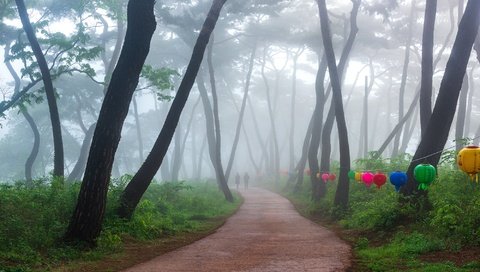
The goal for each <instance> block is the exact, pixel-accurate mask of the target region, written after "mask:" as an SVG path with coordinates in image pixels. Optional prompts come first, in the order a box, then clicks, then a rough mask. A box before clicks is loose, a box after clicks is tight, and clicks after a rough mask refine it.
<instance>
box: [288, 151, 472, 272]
mask: <svg viewBox="0 0 480 272" xmlns="http://www.w3.org/2000/svg"><path fill="white" fill-rule="evenodd" d="M449 155H451V154H449ZM454 156H455V154H453V155H452V157H454ZM410 159H411V158H410V157H409V156H402V157H399V158H396V159H393V160H383V159H365V160H359V161H357V162H356V167H357V168H359V169H372V170H376V169H382V170H383V171H384V172H385V173H388V172H390V171H395V170H406V169H407V167H408V163H409V161H410ZM442 159H443V160H442V162H443V163H442V164H441V165H440V166H439V168H438V178H437V180H436V181H435V182H434V183H433V184H432V185H431V186H430V188H429V190H428V198H429V200H430V202H431V204H432V208H431V209H429V210H428V211H420V210H417V209H416V208H415V207H413V206H410V205H400V204H399V203H400V202H399V201H398V199H399V196H400V195H399V194H398V193H396V192H395V190H394V188H393V186H392V185H390V184H389V183H388V182H387V184H385V185H384V186H383V187H382V188H380V189H377V188H376V187H375V186H374V185H373V186H372V187H370V188H367V187H366V186H365V185H364V184H363V183H359V182H357V181H350V194H349V209H348V211H346V212H345V213H344V214H342V216H341V218H338V211H336V208H335V207H334V206H333V199H334V195H335V190H336V185H337V183H336V182H334V183H330V182H328V183H327V194H326V196H325V197H324V198H323V199H321V200H320V201H317V202H314V201H312V200H311V183H310V179H309V178H308V177H305V179H304V183H303V185H302V187H301V189H300V190H299V191H298V192H296V193H292V192H291V190H287V191H284V192H283V194H284V195H286V196H287V197H288V198H289V199H291V200H292V202H294V204H296V206H297V208H298V209H300V212H301V213H303V214H304V215H306V216H307V217H310V218H312V219H319V218H321V219H320V221H321V222H322V223H325V222H327V223H329V222H334V223H335V224H337V225H339V226H340V227H341V228H342V229H343V230H344V231H343V232H344V233H346V236H345V237H346V238H347V239H352V240H353V241H352V243H353V248H354V252H355V255H356V259H358V260H357V261H356V262H357V265H356V267H355V268H356V269H358V270H360V271H400V270H406V271H480V258H477V259H476V260H473V261H471V262H467V263H464V264H460V265H458V264H457V265H456V264H455V263H452V262H450V261H448V260H438V262H425V261H422V260H421V258H420V256H421V255H422V254H427V253H430V254H432V253H434V252H439V251H446V252H452V253H455V252H459V251H461V250H462V249H463V248H465V247H468V248H472V247H473V248H478V247H480V185H478V184H476V183H474V182H471V180H470V178H469V177H468V176H467V175H465V174H464V173H463V172H461V171H459V170H457V169H456V168H455V167H454V166H452V165H453V163H452V160H451V159H450V160H449V159H448V158H442ZM453 162H454V159H453ZM352 169H355V166H353V167H352ZM336 172H337V173H338V171H336ZM287 188H288V187H287ZM333 215H335V216H333Z"/></svg>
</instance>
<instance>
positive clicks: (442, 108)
mask: <svg viewBox="0 0 480 272" xmlns="http://www.w3.org/2000/svg"><path fill="white" fill-rule="evenodd" d="M479 22H480V1H477V0H469V1H468V3H467V8H466V9H465V13H464V15H463V17H462V19H461V21H460V24H459V27H458V32H457V37H456V38H455V42H454V44H453V47H452V51H451V54H450V58H449V60H448V62H447V66H446V68H445V73H444V76H443V78H442V82H441V83H440V89H439V92H438V97H437V100H436V102H435V107H434V109H433V112H432V115H431V117H430V121H429V122H428V126H427V129H426V131H425V133H424V134H423V136H422V139H421V141H420V144H419V146H418V148H417V150H416V152H415V155H414V156H413V158H412V161H411V162H410V165H409V167H408V171H407V175H408V181H407V184H406V185H405V186H404V187H403V188H402V190H401V191H400V192H401V193H402V194H403V195H404V196H412V195H416V196H418V195H426V192H425V191H421V192H420V191H419V190H418V188H417V182H416V181H415V179H414V178H413V169H414V168H415V167H416V166H417V165H418V164H420V163H429V164H431V165H433V166H435V167H436V166H437V164H438V162H439V160H440V156H441V152H439V151H442V150H443V148H444V146H445V143H446V142H447V139H448V134H449V131H450V127H451V124H452V121H453V117H454V115H455V109H456V106H457V102H458V97H459V94H460V89H461V88H462V83H463V77H464V75H465V71H466V69H467V64H468V60H469V58H470V53H471V51H472V47H473V42H474V40H475V36H476V35H477V31H478V25H479ZM407 199H410V200H411V201H417V200H418V199H419V198H418V197H415V198H407Z"/></svg>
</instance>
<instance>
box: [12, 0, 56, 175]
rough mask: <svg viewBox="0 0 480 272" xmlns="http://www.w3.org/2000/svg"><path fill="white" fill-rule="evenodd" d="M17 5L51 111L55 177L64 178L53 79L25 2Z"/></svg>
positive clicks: (16, 1)
mask: <svg viewBox="0 0 480 272" xmlns="http://www.w3.org/2000/svg"><path fill="white" fill-rule="evenodd" d="M15 3H16V4H17V9H18V14H19V15H20V20H21V21H22V25H23V29H24V30H25V33H26V34H27V38H28V41H29V42H30V46H31V47H32V51H33V54H34V55H35V58H36V60H37V63H38V67H39V68H40V72H41V74H42V80H43V85H44V88H45V95H46V96H47V103H48V109H49V111H50V121H51V122H52V134H53V148H54V155H53V175H54V176H57V177H63V174H64V169H63V164H64V159H63V141H62V128H61V127H60V116H59V115H58V107H57V101H56V98H55V90H54V88H53V83H52V77H51V75H50V70H49V68H48V64H47V61H46V59H45V56H44V55H43V52H42V49H41V48H40V44H39V43H38V40H37V37H36V35H35V31H34V30H33V27H32V24H31V23H30V19H29V18H28V13H27V8H26V7H25V3H24V2H23V0H15Z"/></svg>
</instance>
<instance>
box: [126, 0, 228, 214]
mask: <svg viewBox="0 0 480 272" xmlns="http://www.w3.org/2000/svg"><path fill="white" fill-rule="evenodd" d="M225 1H226V0H214V2H213V3H212V6H211V8H210V11H209V12H208V14H207V18H206V19H205V22H204V24H203V27H202V30H201V31H200V33H199V35H198V38H197V42H196V43H195V46H194V48H193V53H192V57H191V59H190V62H189V64H188V67H187V70H186V72H185V75H184V77H183V79H182V82H181V83H180V87H179V88H178V91H177V94H176V96H175V98H174V99H173V103H172V106H171V107H170V110H169V111H168V115H167V118H166V120H165V123H164V125H163V127H162V130H161V131H160V134H159V136H158V138H157V139H156V141H155V144H154V145H153V148H152V150H151V152H150V154H149V155H148V157H147V159H146V160H145V162H144V163H143V164H142V166H141V167H140V169H139V170H138V172H137V173H136V174H135V176H134V177H133V178H132V180H131V181H130V183H129V184H128V185H127V187H126V188H125V190H124V191H123V193H122V195H121V197H120V207H119V210H118V214H119V216H120V217H123V218H130V217H131V216H132V214H133V211H134V210H135V207H136V206H137V204H138V202H139V201H140V198H141V197H142V196H143V194H144V193H145V191H146V190H147V188H148V186H149V185H150V182H151V181H152V178H153V176H154V175H155V173H156V172H157V171H158V168H159V167H160V165H161V164H162V160H163V158H164V157H165V154H166V153H167V150H168V146H169V145H170V142H171V141H172V137H173V134H174V132H175V128H176V126H177V124H178V120H179V118H180V114H181V113H182V110H183V107H184V106H185V103H186V101H187V98H188V95H189V94H190V90H191V89H192V86H193V83H194V82H195V77H196V76H197V73H198V70H199V68H200V65H201V63H202V59H203V54H204V52H205V48H206V47H207V43H208V41H209V39H210V34H211V33H212V31H213V29H214V28H215V24H216V22H217V20H218V17H219V14H220V11H221V9H222V7H223V5H224V4H225ZM219 185H220V186H221V190H222V191H223V193H224V194H225V198H226V199H227V200H228V201H233V196H232V194H231V192H230V190H229V189H228V185H227V184H219Z"/></svg>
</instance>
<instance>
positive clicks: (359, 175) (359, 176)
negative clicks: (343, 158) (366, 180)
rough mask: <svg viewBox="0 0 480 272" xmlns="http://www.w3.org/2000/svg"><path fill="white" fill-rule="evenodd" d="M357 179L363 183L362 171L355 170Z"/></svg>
mask: <svg viewBox="0 0 480 272" xmlns="http://www.w3.org/2000/svg"><path fill="white" fill-rule="evenodd" d="M355 180H356V181H357V182H358V183H362V172H355Z"/></svg>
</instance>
